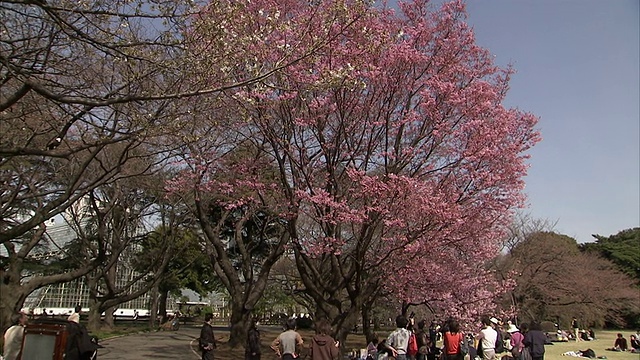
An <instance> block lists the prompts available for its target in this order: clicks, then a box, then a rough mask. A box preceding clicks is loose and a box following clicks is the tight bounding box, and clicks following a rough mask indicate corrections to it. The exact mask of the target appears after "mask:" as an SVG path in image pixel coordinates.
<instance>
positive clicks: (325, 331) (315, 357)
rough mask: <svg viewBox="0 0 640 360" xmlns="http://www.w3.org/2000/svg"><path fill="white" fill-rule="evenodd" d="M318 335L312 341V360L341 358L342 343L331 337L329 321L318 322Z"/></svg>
mask: <svg viewBox="0 0 640 360" xmlns="http://www.w3.org/2000/svg"><path fill="white" fill-rule="evenodd" d="M315 328H316V334H315V335H314V336H313V338H312V339H311V349H310V350H309V352H310V353H309V355H311V357H310V358H309V359H311V360H336V359H338V357H339V356H340V349H339V346H340V343H339V342H338V341H336V340H335V339H334V338H332V337H331V335H329V333H330V332H331V325H330V324H329V322H328V321H327V320H324V319H321V320H318V321H317V322H316V324H315Z"/></svg>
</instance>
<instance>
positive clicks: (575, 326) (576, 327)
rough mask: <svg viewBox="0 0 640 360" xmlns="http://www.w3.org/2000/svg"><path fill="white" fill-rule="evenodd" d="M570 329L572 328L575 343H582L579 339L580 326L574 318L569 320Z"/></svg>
mask: <svg viewBox="0 0 640 360" xmlns="http://www.w3.org/2000/svg"><path fill="white" fill-rule="evenodd" d="M571 328H573V336H575V337H576V342H579V341H582V339H581V338H580V324H579V323H578V319H576V318H575V317H574V318H573V320H571Z"/></svg>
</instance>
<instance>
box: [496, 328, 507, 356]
mask: <svg viewBox="0 0 640 360" xmlns="http://www.w3.org/2000/svg"><path fill="white" fill-rule="evenodd" d="M496 332H497V333H498V337H497V338H496V347H495V348H496V354H500V353H501V352H505V348H504V340H503V339H502V332H501V331H496Z"/></svg>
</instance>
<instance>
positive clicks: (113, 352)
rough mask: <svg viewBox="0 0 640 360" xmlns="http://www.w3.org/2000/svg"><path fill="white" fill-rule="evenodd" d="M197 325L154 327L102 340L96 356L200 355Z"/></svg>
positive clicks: (191, 358) (130, 359) (190, 359)
mask: <svg viewBox="0 0 640 360" xmlns="http://www.w3.org/2000/svg"><path fill="white" fill-rule="evenodd" d="M199 336H200V328H199V327H185V326H183V327H181V328H180V330H177V331H157V332H147V333H140V334H133V335H127V336H122V337H117V338H112V339H107V340H102V341H101V342H100V345H102V346H104V348H101V349H98V360H140V359H172V360H176V359H180V360H182V359H184V360H195V359H200V358H201V355H200V354H199V353H198V351H197V350H198V344H197V341H196V340H195V339H197V338H198V337H199Z"/></svg>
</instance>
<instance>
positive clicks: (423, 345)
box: [416, 320, 430, 360]
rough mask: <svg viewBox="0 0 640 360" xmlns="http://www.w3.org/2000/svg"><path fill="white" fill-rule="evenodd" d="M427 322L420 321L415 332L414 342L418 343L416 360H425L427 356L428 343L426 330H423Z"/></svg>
mask: <svg viewBox="0 0 640 360" xmlns="http://www.w3.org/2000/svg"><path fill="white" fill-rule="evenodd" d="M426 325H427V322H426V321H425V320H421V321H419V322H418V331H416V341H417V342H418V355H417V356H416V360H427V354H428V353H429V350H430V349H429V343H428V338H429V335H427V330H426V329H425V327H426Z"/></svg>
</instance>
